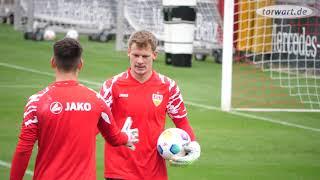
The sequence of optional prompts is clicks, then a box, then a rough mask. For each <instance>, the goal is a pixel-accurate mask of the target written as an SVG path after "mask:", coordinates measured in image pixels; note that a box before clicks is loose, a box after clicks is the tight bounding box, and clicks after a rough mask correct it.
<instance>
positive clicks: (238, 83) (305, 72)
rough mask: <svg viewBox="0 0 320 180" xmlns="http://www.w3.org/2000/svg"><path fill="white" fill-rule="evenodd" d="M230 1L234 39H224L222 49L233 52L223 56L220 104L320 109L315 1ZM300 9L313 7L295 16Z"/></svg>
mask: <svg viewBox="0 0 320 180" xmlns="http://www.w3.org/2000/svg"><path fill="white" fill-rule="evenodd" d="M230 2H231V3H232V1H229V0H228V2H227V1H225V3H230ZM233 3H234V4H233V5H234V6H232V7H233V8H234V11H233V12H234V15H233V23H232V24H231V25H232V26H233V28H231V29H233V32H232V30H231V31H230V32H231V34H232V33H233V36H232V35H231V34H229V36H232V37H233V41H229V42H225V44H224V51H229V53H230V51H233V52H234V53H233V57H232V58H230V59H229V58H227V57H228V55H227V54H226V55H224V57H225V59H223V63H224V64H223V66H224V67H223V68H224V69H223V78H224V80H225V81H222V102H221V103H222V108H223V109H225V110H230V109H233V110H248V111H320V52H319V51H320V1H318V0H258V1H252V0H241V1H240V0H234V1H233ZM225 8H226V7H225ZM275 9H277V10H275ZM225 10H226V9H225ZM272 11H273V12H272ZM299 11H300V14H301V12H302V11H305V12H312V13H311V14H308V16H302V15H301V16H298V15H299ZM261 12H262V13H264V14H262V13H261ZM272 13H273V14H272ZM276 13H279V14H278V16H277V14H276ZM292 13H295V14H292ZM226 15H227V14H226V13H225V16H226ZM288 15H291V16H290V17H289V16H288ZM294 15H296V16H294ZM285 16H286V17H285ZM225 23H229V24H230V22H227V21H225ZM226 26H227V27H228V24H225V26H224V27H226ZM232 26H231V27H232ZM229 27H230V25H229ZM226 33H227V32H225V34H224V36H226ZM224 40H226V37H224ZM230 47H233V49H232V48H230ZM224 53H228V52H224ZM229 60H231V61H233V63H229V64H230V65H231V66H232V68H228V61H229ZM228 74H229V76H230V77H232V78H230V79H229V78H228V77H227V75H228ZM226 79H227V80H226ZM225 83H226V84H225ZM228 83H230V84H231V86H232V90H231V91H230V94H228V93H224V92H223V91H224V90H226V89H225V88H228V87H229V88H230V87H231V86H228ZM230 89H231V88H230ZM229 96H230V97H229Z"/></svg>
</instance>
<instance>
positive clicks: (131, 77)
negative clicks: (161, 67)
mask: <svg viewBox="0 0 320 180" xmlns="http://www.w3.org/2000/svg"><path fill="white" fill-rule="evenodd" d="M130 69H131V68H128V71H127V72H128V75H129V78H130V79H132V80H133V81H134V82H136V83H138V84H146V83H148V82H149V81H151V80H152V79H153V77H154V74H155V73H156V72H155V71H154V70H152V75H151V76H150V77H149V79H148V80H146V81H145V82H143V83H141V82H140V81H138V80H136V79H135V78H134V77H133V76H132V75H131V72H130Z"/></svg>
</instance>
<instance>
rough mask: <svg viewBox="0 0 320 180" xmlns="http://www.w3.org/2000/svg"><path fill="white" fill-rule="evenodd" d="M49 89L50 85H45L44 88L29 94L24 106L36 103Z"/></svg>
mask: <svg viewBox="0 0 320 180" xmlns="http://www.w3.org/2000/svg"><path fill="white" fill-rule="evenodd" d="M50 89H51V87H50V86H47V87H46V88H44V89H42V90H40V91H38V92H36V93H35V94H33V95H31V96H29V98H28V102H27V104H26V106H29V105H30V104H36V103H38V102H39V101H40V99H41V98H42V97H43V96H45V95H46V94H47V93H48V92H49V91H50Z"/></svg>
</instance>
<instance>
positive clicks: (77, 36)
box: [66, 29, 79, 40]
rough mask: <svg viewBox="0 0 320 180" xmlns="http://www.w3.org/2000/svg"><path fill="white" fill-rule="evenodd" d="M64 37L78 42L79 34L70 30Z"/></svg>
mask: <svg viewBox="0 0 320 180" xmlns="http://www.w3.org/2000/svg"><path fill="white" fill-rule="evenodd" d="M66 37H67V38H72V39H75V40H78V38H79V33H78V32H77V31H76V30H74V29H70V30H69V31H68V32H67V34H66Z"/></svg>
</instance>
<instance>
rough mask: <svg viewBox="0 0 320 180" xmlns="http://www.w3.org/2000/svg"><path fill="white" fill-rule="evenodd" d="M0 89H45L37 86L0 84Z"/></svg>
mask: <svg viewBox="0 0 320 180" xmlns="http://www.w3.org/2000/svg"><path fill="white" fill-rule="evenodd" d="M0 88H18V89H20V88H21V89H25V88H45V86H39V85H18V84H17V85H12V84H0Z"/></svg>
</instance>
